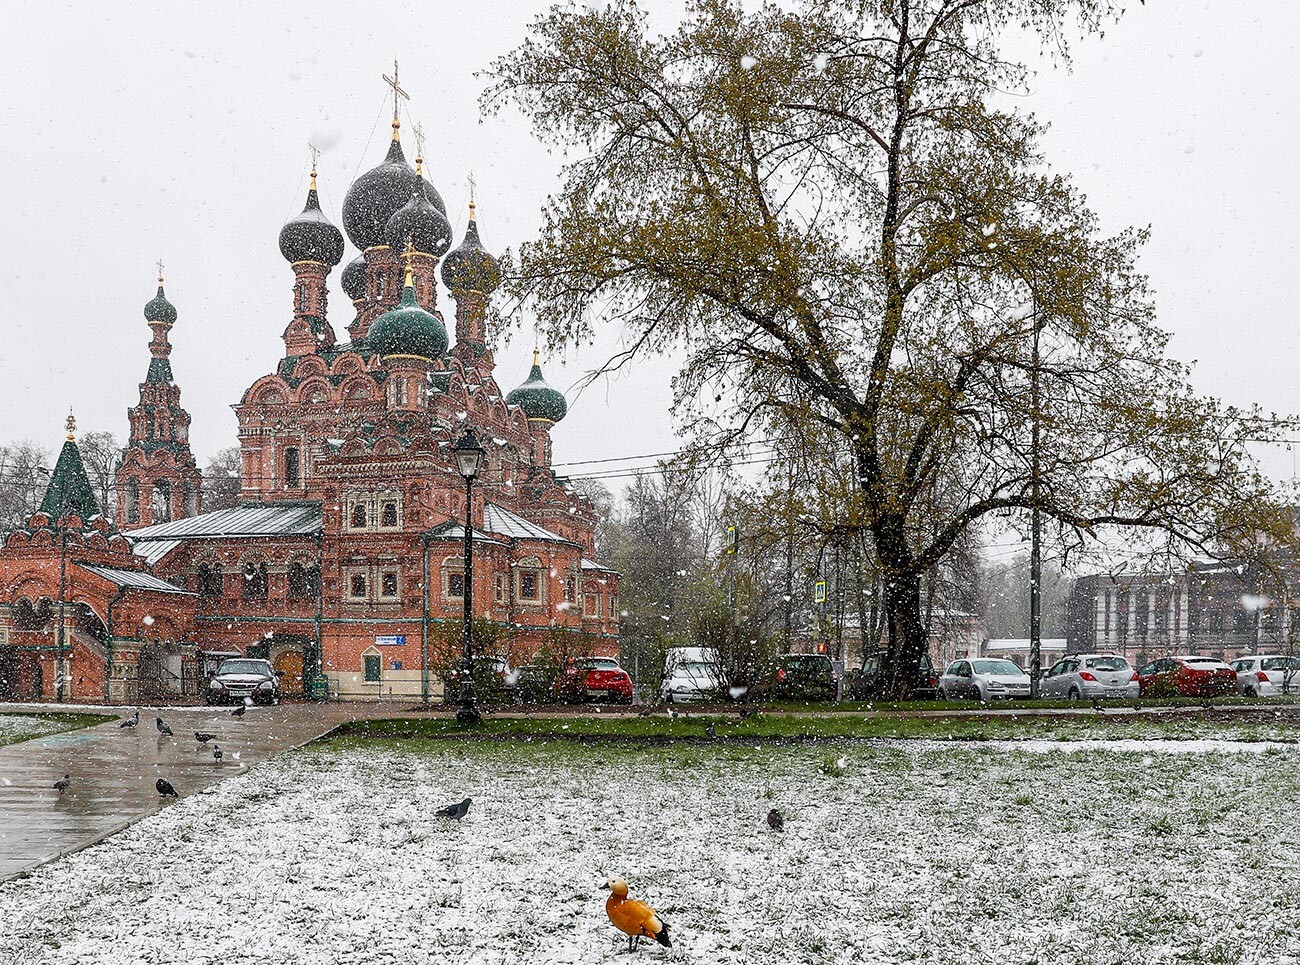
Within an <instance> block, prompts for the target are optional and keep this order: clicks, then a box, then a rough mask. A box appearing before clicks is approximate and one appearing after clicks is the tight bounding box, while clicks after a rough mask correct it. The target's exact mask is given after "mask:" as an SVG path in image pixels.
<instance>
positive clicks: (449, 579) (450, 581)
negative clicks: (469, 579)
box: [444, 570, 465, 600]
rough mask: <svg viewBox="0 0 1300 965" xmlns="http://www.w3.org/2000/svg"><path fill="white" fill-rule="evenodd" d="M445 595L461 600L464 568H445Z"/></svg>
mask: <svg viewBox="0 0 1300 965" xmlns="http://www.w3.org/2000/svg"><path fill="white" fill-rule="evenodd" d="M444 583H445V586H446V590H445V593H446V596H447V599H449V600H463V599H464V598H465V571H464V570H447V571H446V579H445V580H444Z"/></svg>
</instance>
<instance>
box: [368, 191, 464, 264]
mask: <svg viewBox="0 0 1300 965" xmlns="http://www.w3.org/2000/svg"><path fill="white" fill-rule="evenodd" d="M384 241H385V242H387V244H388V246H389V247H390V248H392V249H393V250H394V251H401V250H402V249H403V248H404V247H405V246H406V245H407V244H408V243H409V244H410V245H411V247H412V248H413V249H414V250H415V251H419V252H423V253H424V254H426V255H433V256H434V257H435V258H440V257H441V256H442V255H443V254H445V253H446V251H447V249H448V248H450V247H451V224H450V223H449V222H448V221H447V216H446V215H445V214H443V213H442V212H441V211H439V210H438V209H437V208H435V207H434V206H433V205H432V204H430V203H429V199H428V198H427V197H425V196H424V192H423V191H421V190H419V188H418V187H416V188H415V189H413V190H412V191H411V199H410V200H409V201H407V202H406V204H404V205H402V207H400V208H398V209H397V210H396V211H395V212H393V216H392V217H391V218H389V219H388V224H387V225H385V226H384Z"/></svg>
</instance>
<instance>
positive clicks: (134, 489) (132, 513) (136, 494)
mask: <svg viewBox="0 0 1300 965" xmlns="http://www.w3.org/2000/svg"><path fill="white" fill-rule="evenodd" d="M126 521H127V522H128V523H138V522H140V484H139V483H138V482H136V481H135V480H134V479H129V480H127V483H126Z"/></svg>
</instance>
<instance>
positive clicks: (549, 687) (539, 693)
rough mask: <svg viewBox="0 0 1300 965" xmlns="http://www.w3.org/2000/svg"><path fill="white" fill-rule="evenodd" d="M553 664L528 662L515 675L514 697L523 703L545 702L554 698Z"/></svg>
mask: <svg viewBox="0 0 1300 965" xmlns="http://www.w3.org/2000/svg"><path fill="white" fill-rule="evenodd" d="M554 684H555V666H554V665H549V666H548V665H546V664H541V663H530V664H527V665H525V666H523V667H520V668H519V672H518V674H517V675H516V676H515V699H516V700H517V701H519V702H520V703H524V704H547V703H550V702H551V701H552V700H554V699H555V691H554V689H553V685H554Z"/></svg>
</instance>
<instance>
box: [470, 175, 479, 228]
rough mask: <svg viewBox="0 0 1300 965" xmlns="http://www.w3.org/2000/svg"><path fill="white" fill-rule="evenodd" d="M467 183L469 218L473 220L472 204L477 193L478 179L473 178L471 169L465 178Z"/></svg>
mask: <svg viewBox="0 0 1300 965" xmlns="http://www.w3.org/2000/svg"><path fill="white" fill-rule="evenodd" d="M467 183H468V184H469V220H470V221H473V220H474V204H475V200H476V197H477V194H478V181H477V180H475V178H474V172H473V171H470V172H469V178H468V179H467Z"/></svg>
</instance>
